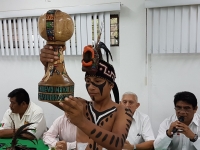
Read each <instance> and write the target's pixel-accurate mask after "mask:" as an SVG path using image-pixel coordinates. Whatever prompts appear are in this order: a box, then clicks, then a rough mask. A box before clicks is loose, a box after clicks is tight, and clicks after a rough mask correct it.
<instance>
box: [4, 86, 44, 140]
mask: <svg viewBox="0 0 200 150" xmlns="http://www.w3.org/2000/svg"><path fill="white" fill-rule="evenodd" d="M8 97H9V98H10V109H8V110H7V111H6V112H5V114H4V116H3V120H2V121H1V125H2V127H1V128H0V138H2V137H12V136H13V128H14V126H13V122H12V120H11V118H12V119H13V121H14V123H15V129H16V130H17V129H18V128H19V127H21V126H22V125H24V124H26V123H34V124H32V125H30V126H29V128H33V129H35V131H30V132H31V133H32V134H34V135H35V136H36V137H37V138H40V137H41V136H42V134H43V133H44V131H45V130H46V121H45V118H44V114H43V111H42V109H41V108H40V107H39V106H37V105H36V104H34V103H33V102H30V99H29V95H28V93H27V92H26V91H25V90H24V89H22V88H18V89H15V90H13V91H12V92H10V93H9V94H8ZM24 136H26V135H24ZM27 138H30V137H27Z"/></svg>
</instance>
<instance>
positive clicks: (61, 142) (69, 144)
mask: <svg viewBox="0 0 200 150" xmlns="http://www.w3.org/2000/svg"><path fill="white" fill-rule="evenodd" d="M43 141H44V143H45V144H47V145H48V146H49V147H50V148H52V147H54V148H56V149H64V150H71V149H75V148H76V126H75V125H73V124H72V123H71V122H70V121H69V119H68V118H67V113H65V114H64V115H62V116H60V117H58V118H57V119H56V120H55V121H54V122H53V124H52V126H51V127H50V128H49V130H48V131H47V132H45V133H44V135H43Z"/></svg>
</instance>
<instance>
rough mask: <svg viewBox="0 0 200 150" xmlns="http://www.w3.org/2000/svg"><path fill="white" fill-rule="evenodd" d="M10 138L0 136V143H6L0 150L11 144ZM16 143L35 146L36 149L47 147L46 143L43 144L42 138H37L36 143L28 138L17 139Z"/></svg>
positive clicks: (41, 149) (44, 149) (45, 149)
mask: <svg viewBox="0 0 200 150" xmlns="http://www.w3.org/2000/svg"><path fill="white" fill-rule="evenodd" d="M11 140H12V139H11V138H3V139H1V138H0V143H1V144H6V145H5V146H3V147H0V150H5V147H9V146H10V145H11V144H10V143H11ZM18 145H26V146H27V147H31V148H36V149H37V150H48V149H49V147H48V146H47V145H45V144H44V142H43V141H42V140H38V144H37V143H36V145H35V144H33V143H32V142H31V141H29V140H21V139H18Z"/></svg>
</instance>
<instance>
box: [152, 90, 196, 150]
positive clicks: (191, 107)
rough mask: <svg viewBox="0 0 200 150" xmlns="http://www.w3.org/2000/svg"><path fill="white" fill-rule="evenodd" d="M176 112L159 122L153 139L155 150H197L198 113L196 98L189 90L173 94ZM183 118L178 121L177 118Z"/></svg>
mask: <svg viewBox="0 0 200 150" xmlns="http://www.w3.org/2000/svg"><path fill="white" fill-rule="evenodd" d="M174 106H175V110H176V114H174V115H172V116H170V117H168V118H166V119H165V120H164V121H163V122H162V123H161V124H160V128H159V131H158V136H157V138H156V140H155V141H154V148H155V149H156V150H161V149H167V150H183V149H185V150H199V149H200V138H199V136H200V115H199V114H196V111H197V108H198V107H197V99H196V97H195V95H194V94H193V93H191V92H187V91H186V92H179V93H177V94H176V95H175V96H174ZM180 117H181V118H183V119H182V120H180V119H179V120H180V121H178V118H180Z"/></svg>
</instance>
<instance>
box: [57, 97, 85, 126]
mask: <svg viewBox="0 0 200 150" xmlns="http://www.w3.org/2000/svg"><path fill="white" fill-rule="evenodd" d="M59 105H60V106H62V108H63V110H64V111H65V112H66V113H67V117H68V118H69V120H70V122H71V123H73V124H74V125H76V126H78V125H79V124H82V121H83V119H84V114H83V104H82V103H81V102H80V101H79V100H78V98H75V97H73V96H69V98H65V100H64V101H62V102H60V103H59Z"/></svg>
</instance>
